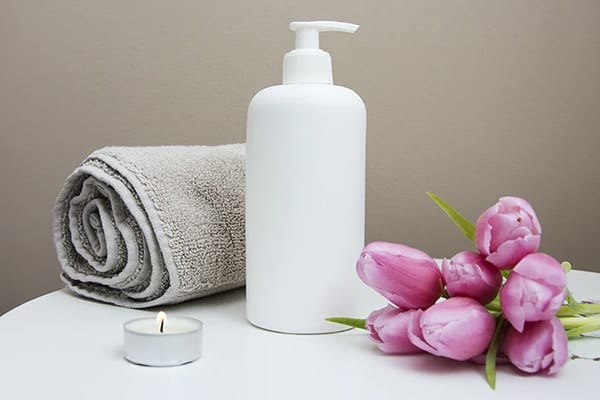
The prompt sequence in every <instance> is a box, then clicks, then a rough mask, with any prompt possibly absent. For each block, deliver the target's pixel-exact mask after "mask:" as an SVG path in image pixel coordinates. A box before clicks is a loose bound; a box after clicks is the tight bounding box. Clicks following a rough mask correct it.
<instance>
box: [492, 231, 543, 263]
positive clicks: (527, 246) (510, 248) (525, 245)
mask: <svg viewBox="0 0 600 400" xmlns="http://www.w3.org/2000/svg"><path fill="white" fill-rule="evenodd" d="M540 241H541V238H540V237H539V236H534V235H528V236H525V237H523V238H518V239H515V240H509V241H506V242H504V243H502V244H501V245H500V247H498V250H496V252H495V253H492V254H490V255H489V256H487V257H486V260H487V261H488V262H490V263H492V264H494V265H495V266H496V268H498V269H510V268H512V267H513V266H514V265H515V264H517V263H518V262H519V261H521V259H522V258H523V257H525V256H526V255H528V254H530V253H534V252H535V251H537V249H538V247H539V246H540Z"/></svg>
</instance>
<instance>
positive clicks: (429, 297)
mask: <svg viewBox="0 0 600 400" xmlns="http://www.w3.org/2000/svg"><path fill="white" fill-rule="evenodd" d="M356 270H357V272H358V276H359V277H360V279H361V280H362V281H363V282H364V283H366V284H367V285H368V286H370V287H371V288H373V289H374V290H375V291H377V292H378V293H380V294H381V295H383V296H384V297H385V298H386V299H388V300H389V301H390V302H391V303H392V304H394V305H396V306H398V307H400V308H402V309H416V308H427V307H429V306H430V305H432V304H433V303H435V302H436V300H437V299H439V298H440V296H441V294H442V274H441V272H440V270H439V269H438V267H437V264H436V263H435V261H433V259H432V258H431V257H429V256H428V255H427V254H425V253H424V252H422V251H420V250H417V249H413V248H411V247H408V246H405V245H403V244H395V243H387V242H373V243H370V244H369V245H367V246H366V247H365V248H364V249H363V251H362V253H361V254H360V258H359V259H358V262H357V263H356Z"/></svg>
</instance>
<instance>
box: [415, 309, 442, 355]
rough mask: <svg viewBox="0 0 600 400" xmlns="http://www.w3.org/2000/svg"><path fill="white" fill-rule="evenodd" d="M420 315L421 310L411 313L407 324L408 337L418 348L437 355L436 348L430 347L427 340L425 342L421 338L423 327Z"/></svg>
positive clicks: (421, 314) (421, 313)
mask: <svg viewBox="0 0 600 400" xmlns="http://www.w3.org/2000/svg"><path fill="white" fill-rule="evenodd" d="M422 316H423V311H422V310H416V311H415V312H414V313H413V314H412V316H411V319H410V321H409V324H408V339H409V340H410V342H411V343H412V344H414V345H415V346H416V347H418V348H419V349H421V350H423V351H426V352H428V353H429V354H433V355H435V356H439V353H438V351H437V349H435V348H433V347H431V346H430V345H429V344H428V343H427V342H425V339H424V338H423V328H422V326H421V318H422Z"/></svg>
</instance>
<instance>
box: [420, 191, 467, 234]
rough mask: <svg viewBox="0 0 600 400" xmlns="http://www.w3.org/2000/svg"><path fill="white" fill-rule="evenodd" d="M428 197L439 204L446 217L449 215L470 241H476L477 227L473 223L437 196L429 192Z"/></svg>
mask: <svg viewBox="0 0 600 400" xmlns="http://www.w3.org/2000/svg"><path fill="white" fill-rule="evenodd" d="M427 196H429V198H430V199H431V200H433V202H434V203H435V204H437V206H438V207H439V208H441V209H442V211H443V212H445V213H446V215H448V217H450V219H451V220H452V222H454V224H455V225H456V226H457V227H458V228H459V229H460V230H461V231H462V233H463V234H464V235H465V236H466V237H467V238H468V239H469V240H471V241H475V225H473V223H472V222H471V221H469V220H468V219H466V218H465V217H464V216H463V215H462V214H461V213H459V212H458V211H456V209H455V208H454V207H452V206H451V205H450V204H448V203H446V202H445V201H444V200H442V199H441V198H440V197H438V196H437V195H436V194H434V193H431V192H427Z"/></svg>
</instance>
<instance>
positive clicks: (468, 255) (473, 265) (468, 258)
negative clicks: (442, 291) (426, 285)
mask: <svg viewBox="0 0 600 400" xmlns="http://www.w3.org/2000/svg"><path fill="white" fill-rule="evenodd" d="M442 275H443V277H444V282H445V283H446V291H447V292H448V294H449V295H450V296H452V297H456V296H463V297H470V298H472V299H475V300H477V301H478V302H480V303H481V304H487V303H489V302H490V301H492V300H494V297H496V295H497V294H498V289H500V285H501V284H502V274H501V273H500V271H499V270H498V269H497V268H496V267H494V266H493V265H492V264H490V263H489V262H487V261H486V260H485V256H483V255H481V254H479V253H475V252H472V251H461V252H460V253H458V254H456V255H455V256H454V257H452V258H451V259H450V260H448V259H444V261H442Z"/></svg>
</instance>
